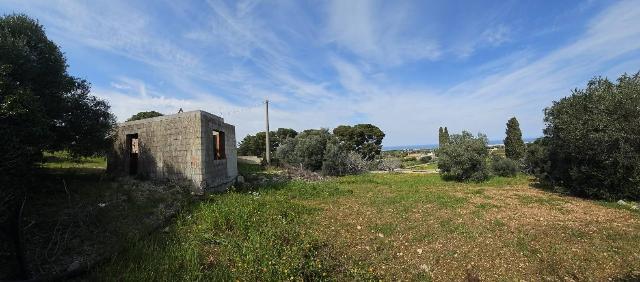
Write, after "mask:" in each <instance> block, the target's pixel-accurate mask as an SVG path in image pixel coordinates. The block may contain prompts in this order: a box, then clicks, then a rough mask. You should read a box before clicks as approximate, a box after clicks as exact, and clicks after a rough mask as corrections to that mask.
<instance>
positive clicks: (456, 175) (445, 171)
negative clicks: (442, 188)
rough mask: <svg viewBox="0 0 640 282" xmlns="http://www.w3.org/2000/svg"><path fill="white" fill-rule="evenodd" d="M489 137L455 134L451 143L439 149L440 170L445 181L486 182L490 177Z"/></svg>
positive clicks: (464, 132) (467, 133) (463, 133)
mask: <svg viewBox="0 0 640 282" xmlns="http://www.w3.org/2000/svg"><path fill="white" fill-rule="evenodd" d="M488 155H489V151H488V149H487V137H486V136H484V135H482V134H478V137H473V135H472V134H471V133H469V132H466V131H463V132H462V134H453V135H451V136H450V139H449V142H448V143H447V144H446V145H444V146H442V148H439V149H438V156H439V159H438V168H439V169H440V173H441V174H442V176H443V177H444V178H445V179H452V180H456V181H469V180H470V181H484V180H487V179H488V178H489V177H490V171H489V167H488V165H487V157H488Z"/></svg>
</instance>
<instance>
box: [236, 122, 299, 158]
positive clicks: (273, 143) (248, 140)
mask: <svg viewBox="0 0 640 282" xmlns="http://www.w3.org/2000/svg"><path fill="white" fill-rule="evenodd" d="M297 135H298V132H297V131H295V130H293V129H291V128H278V130H277V131H269V145H270V146H269V147H270V148H271V152H272V153H274V152H275V151H276V149H277V148H278V146H280V143H282V142H283V141H284V140H286V139H288V138H294V137H296V136H297ZM266 142H267V137H266V134H265V132H264V131H261V132H258V133H256V135H247V136H246V137H244V139H242V141H240V144H239V145H238V154H240V155H244V156H258V157H264V156H265V151H266V147H267V146H266Z"/></svg>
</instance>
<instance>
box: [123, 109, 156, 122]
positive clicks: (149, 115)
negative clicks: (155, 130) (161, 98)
mask: <svg viewBox="0 0 640 282" xmlns="http://www.w3.org/2000/svg"><path fill="white" fill-rule="evenodd" d="M161 116H163V114H161V113H159V112H156V111H147V112H139V113H137V114H135V115H132V116H131V117H130V118H128V119H127V121H134V120H141V119H145V118H154V117H161Z"/></svg>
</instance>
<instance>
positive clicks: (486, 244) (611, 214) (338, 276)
mask: <svg viewBox="0 0 640 282" xmlns="http://www.w3.org/2000/svg"><path fill="white" fill-rule="evenodd" d="M244 169H247V168H244ZM252 169H253V170H254V173H260V172H259V171H258V169H255V168H252ZM530 183H531V180H530V179H529V178H528V177H526V176H522V175H521V176H518V177H516V178H493V179H492V180H490V181H489V182H486V183H482V184H460V183H454V182H444V181H442V180H441V179H440V178H439V176H438V175H437V174H431V175H412V174H365V175H358V176H348V177H342V178H336V179H331V180H328V181H323V182H302V181H292V182H285V183H279V184H271V185H266V186H263V187H258V188H255V189H253V190H252V191H248V192H229V193H225V194H219V195H212V196H210V197H209V198H208V199H207V200H205V201H203V202H200V203H197V204H195V205H193V206H192V207H191V208H190V209H188V210H186V211H184V212H183V213H182V214H181V215H180V216H179V217H178V219H177V220H176V222H175V223H174V224H173V225H172V226H171V228H170V229H169V230H168V231H167V232H166V233H159V234H155V235H153V236H151V237H150V238H149V239H147V240H143V241H140V242H137V243H132V244H131V246H130V248H129V250H128V251H127V252H125V253H122V254H120V255H118V256H117V257H114V258H113V259H112V260H111V261H109V262H108V263H107V264H106V265H104V266H103V267H101V268H99V269H98V270H97V271H96V272H95V273H94V275H95V276H96V277H99V278H101V279H103V280H128V281H139V280H165V281H173V280H199V279H200V280H260V281H264V280H267V281H272V280H374V279H375V280H377V279H383V280H437V281H445V280H458V281H459V280H462V279H464V278H465V277H467V276H474V277H479V278H481V279H484V280H507V281H512V280H519V279H524V280H605V279H609V278H612V279H637V278H638V277H639V276H638V275H639V273H638V272H637V270H638V269H640V248H639V247H638V246H640V214H639V213H638V212H637V211H633V210H627V209H621V208H619V207H618V206H615V205H612V204H609V203H604V202H597V201H589V200H583V199H578V198H574V197H570V196H564V195H561V194H555V193H551V192H546V191H543V190H540V189H536V188H532V187H531V186H530ZM634 271H636V272H634Z"/></svg>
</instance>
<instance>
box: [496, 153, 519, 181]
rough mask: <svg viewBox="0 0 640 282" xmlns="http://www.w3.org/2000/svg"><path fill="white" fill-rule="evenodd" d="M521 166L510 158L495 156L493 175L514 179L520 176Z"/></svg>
mask: <svg viewBox="0 0 640 282" xmlns="http://www.w3.org/2000/svg"><path fill="white" fill-rule="evenodd" d="M519 166H520V164H519V163H518V162H517V161H514V160H512V159H509V158H503V157H500V156H493V158H491V170H492V171H493V174H495V175H498V176H503V177H514V176H516V175H517V174H518V170H519Z"/></svg>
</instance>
